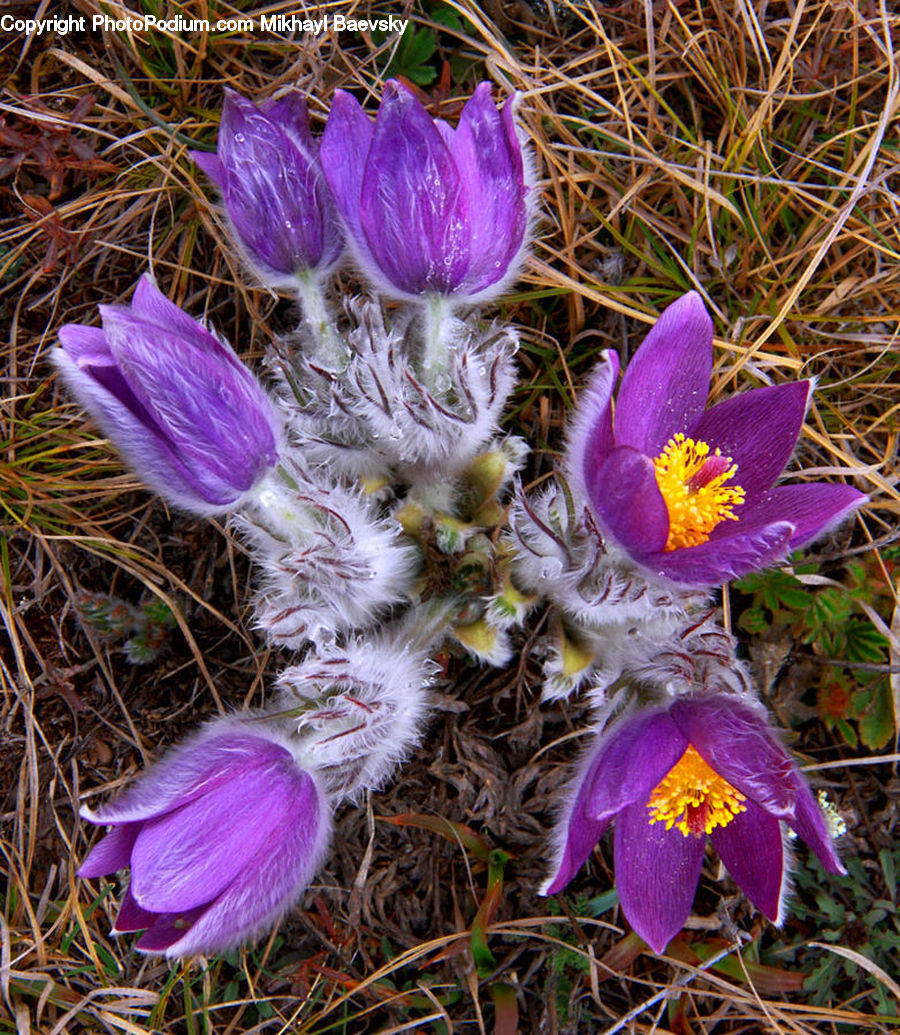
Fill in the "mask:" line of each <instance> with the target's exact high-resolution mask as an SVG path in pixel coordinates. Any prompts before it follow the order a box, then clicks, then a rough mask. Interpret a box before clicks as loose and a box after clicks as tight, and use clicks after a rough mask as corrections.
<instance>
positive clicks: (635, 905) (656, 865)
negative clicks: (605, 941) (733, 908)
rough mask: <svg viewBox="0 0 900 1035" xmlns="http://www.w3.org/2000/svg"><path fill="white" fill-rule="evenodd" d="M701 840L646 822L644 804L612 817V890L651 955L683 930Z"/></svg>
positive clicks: (697, 873)
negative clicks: (613, 881)
mask: <svg viewBox="0 0 900 1035" xmlns="http://www.w3.org/2000/svg"><path fill="white" fill-rule="evenodd" d="M705 846H706V838H705V837H693V836H691V837H685V836H684V835H683V834H682V833H681V832H680V831H679V830H675V829H674V828H673V829H672V830H666V825H665V823H654V824H652V825H651V824H650V813H649V810H648V809H647V804H646V802H636V803H635V804H634V805H629V806H628V808H626V809H623V810H622V812H620V813H619V815H618V817H617V818H616V833H615V853H614V854H615V864H616V889H617V890H618V892H619V902H620V903H621V904H622V911H623V912H624V914H625V916H626V917H627V918H628V922H629V923H630V924H631V926H632V927H633V928H634V929H635V931H636V932H637V934H639V935H640V936H641V938H643V939H644V941H645V942H646V943H647V944H648V945H649V946H650V947H651V948H652V949H653V950H654V951H655V952H662V951H663V950H664V949H665V947H666V945H667V944H668V942H669V941H670V939H671V938H673V937H674V936H675V935H676V934H677V933H678V932H679V931H680V930H681V928H682V927H683V926H684V921H685V920H686V919H687V916H688V913H690V911H691V904H692V903H693V901H694V894H695V892H696V890H697V884H698V882H699V880H700V870H701V868H702V866H703V853H704V848H705Z"/></svg>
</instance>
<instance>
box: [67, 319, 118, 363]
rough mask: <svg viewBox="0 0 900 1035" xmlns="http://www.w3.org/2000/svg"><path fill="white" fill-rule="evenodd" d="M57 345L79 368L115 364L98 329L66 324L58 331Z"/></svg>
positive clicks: (104, 337)
mask: <svg viewBox="0 0 900 1035" xmlns="http://www.w3.org/2000/svg"><path fill="white" fill-rule="evenodd" d="M59 343H60V345H62V347H63V348H64V349H65V350H66V353H67V354H68V355H69V356H71V357H72V359H74V360H75V361H76V363H78V364H79V366H86V365H94V364H98V363H101V364H102V363H108V364H111V363H115V360H114V359H113V357H112V353H111V352H110V351H109V345H108V344H107V341H106V335H105V334H104V333H103V331H101V330H100V328H99V327H85V326H83V325H82V324H80V323H67V324H64V325H63V326H62V327H60V329H59Z"/></svg>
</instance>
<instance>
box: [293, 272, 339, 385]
mask: <svg viewBox="0 0 900 1035" xmlns="http://www.w3.org/2000/svg"><path fill="white" fill-rule="evenodd" d="M297 295H298V296H299V299H300V305H301V307H302V309H303V318H304V320H305V322H306V324H307V326H308V327H309V330H310V332H311V334H312V339H313V341H314V342H315V345H316V356H315V358H316V359H318V360H319V361H320V362H322V363H323V364H325V365H326V366H327V367H328V368H329V369H330V370H344V369H345V368H346V366H347V363H348V362H349V361H350V350H349V349H348V348H347V346H346V344H345V343H344V341H343V339H342V338H341V336H340V335H339V334H338V331H337V328H336V327H335V325H334V321H333V320H332V318H331V313H330V311H329V308H328V303H327V302H326V300H325V292H324V291H323V290H322V284H321V282H320V280H319V278H318V277H316V275H315V273H314V272H313V271H312V270H310V271H307V272H306V273H303V274H301V275H300V276H298V278H297Z"/></svg>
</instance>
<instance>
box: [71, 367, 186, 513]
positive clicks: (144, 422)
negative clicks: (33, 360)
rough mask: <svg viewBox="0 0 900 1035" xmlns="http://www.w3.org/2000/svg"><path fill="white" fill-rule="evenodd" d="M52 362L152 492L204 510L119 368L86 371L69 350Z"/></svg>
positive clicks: (161, 433)
mask: <svg viewBox="0 0 900 1035" xmlns="http://www.w3.org/2000/svg"><path fill="white" fill-rule="evenodd" d="M53 358H54V361H55V362H56V365H57V367H58V368H59V370H60V373H61V374H62V375H63V377H64V378H65V381H66V384H67V385H68V387H69V389H70V391H71V392H72V394H73V395H74V396H75V397H76V398H77V399H78V401H79V402H80V403H81V405H82V406H83V407H84V408H85V409H86V410H88V412H89V413H90V414H91V415H92V416H93V417H94V419H95V420H96V421H97V422H98V423H99V424H100V427H101V428H102V429H103V432H104V434H105V435H106V436H107V437H108V438H109V439H111V440H112V441H113V442H114V443H115V445H116V447H117V448H118V449H119V451H120V452H121V453H122V455H123V456H124V457H125V458H126V459H127V460H128V462H129V463H130V464H131V466H132V467H133V468H134V469H135V470H136V471H137V472H139V474H140V476H141V477H142V478H143V480H144V481H145V482H146V483H147V484H148V485H149V486H150V487H151V488H153V489H155V490H156V491H157V492H159V493H160V494H161V495H163V496H165V497H166V498H167V499H170V500H173V501H174V502H175V503H178V504H179V505H182V506H184V507H186V508H187V509H197V507H198V503H199V504H201V505H202V504H203V502H204V501H202V500H198V497H197V493H196V489H195V487H194V482H193V479H192V478H191V477H190V475H189V473H188V472H187V471H186V470H185V468H184V465H183V464H182V463H181V461H180V460H179V459H178V457H177V456H176V455H175V453H174V452H173V450H172V448H171V445H170V443H169V441H168V439H167V438H166V436H165V434H164V432H163V430H162V428H161V427H160V426H159V424H158V422H157V421H156V419H155V418H154V417H153V415H152V414H150V413H148V412H147V410H146V407H145V406H144V405H143V403H141V402H140V400H139V399H137V397H136V396H135V394H134V392H132V390H131V388H130V387H129V385H128V384H127V382H126V381H125V380H124V378H123V377H122V375H121V373H120V371H119V369H118V368H117V367H115V366H110V365H108V364H105V363H104V365H102V366H85V367H84V368H83V369H82V368H81V367H80V366H79V365H78V364H77V363H75V362H74V361H73V360H72V358H71V357H70V356H69V355H68V354H67V353H66V351H65V350H64V349H57V350H55V351H54V356H53Z"/></svg>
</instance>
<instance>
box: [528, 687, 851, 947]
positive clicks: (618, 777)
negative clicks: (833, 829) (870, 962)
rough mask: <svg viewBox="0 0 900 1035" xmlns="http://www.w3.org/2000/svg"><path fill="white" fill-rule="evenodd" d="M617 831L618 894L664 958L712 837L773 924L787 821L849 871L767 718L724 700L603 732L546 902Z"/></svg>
mask: <svg viewBox="0 0 900 1035" xmlns="http://www.w3.org/2000/svg"><path fill="white" fill-rule="evenodd" d="M613 821H615V824H616V829H615V845H614V848H615V852H614V854H615V866H616V887H617V889H618V892H619V901H620V903H621V905H622V910H623V911H624V913H625V916H626V917H627V918H628V920H629V922H630V923H631V925H632V927H634V929H635V931H637V933H638V934H639V935H640V936H641V937H642V938H643V939H644V941H646V942H647V943H648V944H649V945H650V946H651V947H652V948H653V949H655V950H656V951H657V952H662V950H663V949H664V948H665V946H666V943H667V942H668V941H669V939H670V938H672V937H673V936H674V935H675V934H676V933H677V932H678V931H679V930H680V929H681V927H682V925H683V924H684V921H685V918H686V917H687V915H688V912H689V911H690V908H691V903H692V902H693V900H694V892H695V891H696V889H697V883H698V881H699V879H700V869H701V866H702V864H703V856H704V852H705V848H706V838H707V835H709V837H710V839H711V841H712V844H713V847H714V848H715V849H716V851H717V852H718V854H719V857H720V858H721V860H722V862H723V863H724V864H725V866H726V867H727V868H728V872H729V873H730V874H731V876H732V878H733V879H734V880H735V881H736V882H737V884H738V885H740V887H741V888H742V889H743V891H744V893H745V894H746V896H747V897H748V898H749V899H750V901H751V902H752V903H753V904H754V905H755V906H756V907H757V909H760V910H761V911H762V912H763V913H765V915H766V916H767V917H769V919H770V920H772V921H773V922H774V923H776V924H779V923H781V921H782V919H783V916H784V899H785V894H786V886H787V878H788V870H789V864H790V859H789V856H788V852H787V849H786V847H785V842H784V838H783V836H782V823H784V824H786V825H787V826H789V827H790V828H791V829H792V830H794V831H795V832H796V833H797V834H798V835H799V836H800V837H801V838H802V839H803V840H804V841H805V842H806V843H807V845H809V847H810V848H812V850H813V851H814V852H815V853H816V855H818V857H819V858H820V859H821V860H822V864H823V865H824V867H825V869H826V870H828V872H829V873H844V872H845V871H844V868H843V866H842V865H841V862H840V859H838V857H837V854H836V853H835V850H834V846H833V844H832V840H831V835H830V834H829V831H828V827H827V826H826V823H825V820H824V818H823V816H822V813H821V811H820V809H819V807H818V805H817V804H816V801H815V799H814V798H813V796H812V793H811V792H810V789H809V787H808V786H807V784H806V782H805V780H804V779H803V777H802V776H801V774H800V773H799V772H798V770H797V768H796V766H795V765H794V763H793V762H792V761H791V758H790V756H789V755H788V753H787V752H786V751H785V749H784V748H783V747H782V745H781V744H780V743H779V742H778V741H777V740H776V738H775V735H774V733H773V732H772V731H771V730H770V729H769V727H768V725H767V724H766V722H765V720H764V719H763V718H761V717H760V716H759V715H758V714H757V713H756V711H755V710H753V709H752V708H750V707H749V706H748V705H746V704H744V703H741V702H739V701H737V700H735V698H733V697H727V696H725V695H722V694H718V695H712V696H709V697H696V698H683V699H681V700H678V701H676V702H675V703H674V704H673V705H671V707H669V708H667V709H665V710H655V711H643V712H639V713H638V714H637V715H634V716H632V717H630V718H627V719H624V720H622V721H620V722H619V723H617V724H616V725H614V726H613V727H612V728H611V729H610V730H608V731H607V732H605V733H604V734H602V735H601V736H600V737H599V739H598V741H597V743H596V745H595V746H594V747H593V749H592V750H591V752H590V754H589V755H588V756H587V757H586V758H585V760H584V763H583V765H582V769H581V773H580V775H579V776H578V778H577V780H576V781H575V783H574V798H573V800H572V802H571V804H570V805H569V807H568V809H567V811H566V813H565V814H564V816H563V817H562V820H561V822H560V824H559V826H558V828H557V839H558V843H559V847H560V852H559V857H558V861H557V863H556V867H555V871H554V875H553V877H552V878H551V879H550V880H549V881H548V883H547V885H546V887H545V889H544V893H545V894H555V893H556V892H558V891H560V890H561V889H562V888H564V887H565V886H566V885H567V884H568V883H569V881H570V880H572V878H573V877H574V876H575V874H576V873H577V872H578V870H579V868H580V867H581V865H582V864H583V863H584V861H585V859H586V858H587V857H588V855H589V854H590V852H591V850H592V849H593V847H594V845H595V844H596V843H597V841H598V840H599V839H600V837H601V836H602V835H603V833H604V832H605V831H606V830H607V828H608V827H609V826H610V824H611V823H612V822H613Z"/></svg>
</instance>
